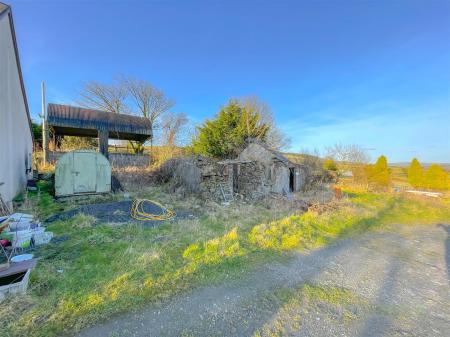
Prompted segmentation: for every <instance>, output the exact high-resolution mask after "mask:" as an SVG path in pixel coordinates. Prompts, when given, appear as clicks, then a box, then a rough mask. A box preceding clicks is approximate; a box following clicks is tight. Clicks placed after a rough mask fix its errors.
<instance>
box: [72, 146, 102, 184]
mask: <svg viewBox="0 0 450 337" xmlns="http://www.w3.org/2000/svg"><path fill="white" fill-rule="evenodd" d="M96 166H97V157H96V153H95V152H74V154H73V171H72V173H73V191H74V193H92V192H95V188H96V185H97V170H96Z"/></svg>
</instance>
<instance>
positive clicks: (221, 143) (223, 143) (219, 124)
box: [192, 100, 269, 158]
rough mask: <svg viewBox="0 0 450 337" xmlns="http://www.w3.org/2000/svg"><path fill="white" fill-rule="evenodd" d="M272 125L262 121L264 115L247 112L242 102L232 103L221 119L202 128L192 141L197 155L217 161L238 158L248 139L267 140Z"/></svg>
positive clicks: (204, 124)
mask: <svg viewBox="0 0 450 337" xmlns="http://www.w3.org/2000/svg"><path fill="white" fill-rule="evenodd" d="M268 131H269V125H267V124H265V123H263V122H261V116H260V115H259V114H258V113H257V112H254V111H251V110H249V109H245V108H244V107H242V106H241V105H240V104H239V103H238V101H236V100H230V102H229V103H228V105H226V106H225V107H223V108H222V109H221V110H220V111H219V113H218V114H217V116H216V117H215V118H214V119H212V120H207V121H206V122H205V123H203V125H202V126H200V127H199V128H198V134H197V136H196V138H195V139H193V141H192V146H193V150H194V152H196V153H199V154H203V155H207V156H212V157H216V158H227V157H232V156H235V155H236V154H237V153H238V152H239V150H241V149H242V148H243V146H244V145H245V141H246V139H247V138H257V139H259V140H261V141H265V140H266V137H267V133H268Z"/></svg>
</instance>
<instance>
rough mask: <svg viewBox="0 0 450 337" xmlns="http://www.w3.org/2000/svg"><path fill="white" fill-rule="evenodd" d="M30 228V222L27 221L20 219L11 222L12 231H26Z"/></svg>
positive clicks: (10, 228)
mask: <svg viewBox="0 0 450 337" xmlns="http://www.w3.org/2000/svg"><path fill="white" fill-rule="evenodd" d="M28 229H30V223H29V222H25V221H19V222H11V223H10V224H9V230H10V231H11V232H18V231H25V230H28Z"/></svg>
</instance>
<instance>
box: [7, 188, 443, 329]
mask: <svg viewBox="0 0 450 337" xmlns="http://www.w3.org/2000/svg"><path fill="white" fill-rule="evenodd" d="M141 193H142V192H141ZM149 195H151V196H152V197H154V195H153V194H150V193H149ZM142 196H144V197H145V195H142ZM41 197H42V195H41ZM43 200H44V201H40V203H41V204H40V203H39V202H38V203H37V208H38V212H43V210H41V209H40V208H41V207H46V208H49V209H52V208H51V207H53V204H52V203H53V201H52V200H49V201H48V202H47V201H45V200H46V199H45V198H44V199H43ZM172 202H173V203H175V201H172ZM448 206H449V201H448V199H443V200H428V199H421V198H411V197H406V196H402V195H390V194H373V193H365V192H357V191H346V198H344V200H342V201H340V202H339V204H338V207H337V208H336V210H334V211H328V212H324V213H318V212H306V213H304V214H299V213H296V212H295V210H292V209H291V210H289V209H282V208H279V209H273V208H272V209H268V208H267V207H266V206H264V205H236V206H235V207H230V208H224V207H220V206H214V207H213V206H211V207H210V208H204V209H202V210H199V211H198V213H199V217H198V218H197V219H193V220H182V221H178V222H169V223H165V224H163V225H161V226H158V227H155V228H145V227H139V226H136V225H127V226H121V227H112V226H109V225H108V224H101V225H94V222H95V219H92V218H91V217H87V216H84V215H78V216H75V217H74V218H72V219H70V220H67V221H59V222H55V223H53V224H52V225H51V226H49V230H51V231H53V232H54V233H55V234H56V242H55V243H52V244H50V245H47V246H45V247H43V248H41V249H39V250H38V251H37V255H38V257H39V258H40V261H39V263H38V266H37V268H36V269H35V270H34V271H33V273H32V278H31V281H30V290H31V291H30V292H29V295H27V296H21V297H17V298H15V299H13V300H12V301H9V302H7V303H5V304H2V306H1V308H0V325H1V326H2V327H3V331H4V332H5V334H6V335H7V336H23V335H28V336H60V335H63V334H73V333H75V332H76V331H78V330H79V329H81V328H83V327H85V326H88V325H90V324H93V323H96V322H98V321H100V320H102V319H106V318H108V317H111V316H112V315H114V314H117V313H120V312H124V311H127V310H131V309H133V308H138V307H139V306H141V305H144V304H146V303H152V302H155V301H162V300H164V299H166V298H169V297H172V296H174V295H175V294H177V293H179V292H181V291H184V290H186V289H189V288H191V287H194V286H199V285H203V284H210V283H211V282H215V281H220V280H223V278H225V277H233V275H234V276H235V275H237V274H242V273H245V272H247V271H249V270H250V269H251V268H252V267H253V266H255V265H257V264H258V263H262V262H266V261H268V260H270V259H278V258H286V257H288V256H289V252H291V251H298V250H300V251H301V250H305V249H314V248H317V247H320V246H323V245H326V244H328V243H330V242H332V241H333V240H336V239H337V238H340V237H343V236H347V235H353V234H354V233H360V232H364V231H367V230H369V229H374V228H385V227H386V226H389V225H391V224H396V223H402V224H418V223H423V224H429V223H437V222H450V210H449V207H448ZM45 212H46V211H45ZM42 214H44V213H42ZM309 290H311V289H309ZM309 290H308V289H303V290H302V291H303V295H304V294H305V291H309ZM317 291H319V290H317ZM327 294H328V293H327ZM323 295H324V296H328V295H329V294H328V295H326V294H325V293H324V294H323ZM330 296H331V295H330ZM333 296H334V295H333ZM333 296H331V299H332V298H334V297H333ZM336 296H338V295H336Z"/></svg>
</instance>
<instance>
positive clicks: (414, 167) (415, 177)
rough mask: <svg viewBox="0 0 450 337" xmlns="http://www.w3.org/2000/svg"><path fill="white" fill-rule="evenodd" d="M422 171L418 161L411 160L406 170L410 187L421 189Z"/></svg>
mask: <svg viewBox="0 0 450 337" xmlns="http://www.w3.org/2000/svg"><path fill="white" fill-rule="evenodd" d="M423 179H424V176H423V169H422V166H421V165H420V163H419V161H418V160H417V159H416V158H413V160H412V161H411V164H410V165H409V168H408V182H409V183H410V184H411V186H413V187H415V188H418V187H423Z"/></svg>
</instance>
